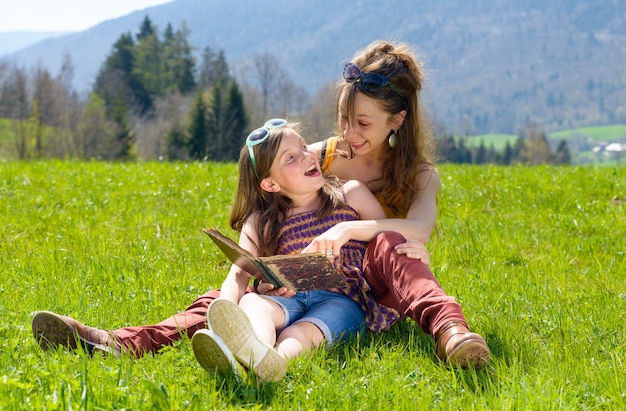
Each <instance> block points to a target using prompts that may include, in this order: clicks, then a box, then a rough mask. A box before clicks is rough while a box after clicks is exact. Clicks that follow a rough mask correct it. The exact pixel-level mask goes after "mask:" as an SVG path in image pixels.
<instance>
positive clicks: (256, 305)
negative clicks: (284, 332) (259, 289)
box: [239, 293, 285, 347]
mask: <svg viewBox="0 0 626 411" xmlns="http://www.w3.org/2000/svg"><path fill="white" fill-rule="evenodd" d="M239 307H241V309H242V310H243V311H244V312H245V313H246V315H247V316H248V318H250V322H251V323H252V327H253V328H254V332H255V333H256V335H257V336H258V337H259V338H260V339H261V340H263V341H265V342H266V343H267V344H269V345H270V346H272V347H273V346H274V345H275V344H276V331H277V330H279V329H280V328H282V327H283V326H284V324H285V313H284V311H283V309H282V308H281V307H280V305H278V304H277V303H276V301H274V300H272V299H270V298H266V297H262V296H261V295H259V294H254V293H248V294H245V295H244V296H243V297H242V298H241V300H240V301H239Z"/></svg>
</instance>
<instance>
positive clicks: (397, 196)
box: [336, 41, 435, 216]
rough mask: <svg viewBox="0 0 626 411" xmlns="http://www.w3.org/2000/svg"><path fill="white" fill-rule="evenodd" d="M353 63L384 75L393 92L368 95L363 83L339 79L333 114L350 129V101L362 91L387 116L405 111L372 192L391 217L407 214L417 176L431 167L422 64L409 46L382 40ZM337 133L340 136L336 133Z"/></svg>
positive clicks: (432, 151)
mask: <svg viewBox="0 0 626 411" xmlns="http://www.w3.org/2000/svg"><path fill="white" fill-rule="evenodd" d="M351 62H352V63H354V64H356V65H357V66H358V67H359V68H360V69H361V71H362V72H363V73H370V72H374V73H378V74H382V75H384V76H386V77H387V78H389V79H390V80H391V82H392V83H393V85H394V86H395V90H394V89H393V88H392V87H389V86H386V87H383V88H381V89H380V90H378V91H376V92H372V91H370V90H368V89H366V88H365V87H363V84H362V83H361V82H354V83H348V82H346V81H342V82H341V83H339V84H338V87H339V91H338V97H337V110H336V113H340V112H341V113H344V114H345V115H346V117H347V121H348V122H349V124H351V125H354V122H355V121H356V120H355V113H354V99H355V96H356V94H357V93H364V94H365V95H367V96H368V97H370V98H373V99H374V100H376V101H377V102H378V103H379V104H380V107H381V108H382V109H383V110H385V111H386V112H387V113H389V116H391V115H393V114H397V113H400V112H401V111H402V110H406V111H407V114H406V116H405V119H404V122H403V124H402V126H401V127H400V128H399V129H398V130H395V132H396V134H397V136H398V139H397V146H396V147H395V148H390V147H388V148H387V150H386V151H385V158H384V159H383V166H382V177H381V179H380V180H377V181H376V183H379V182H380V181H381V180H382V184H379V186H380V187H382V188H381V189H380V190H378V191H376V192H375V194H376V195H377V197H378V198H379V200H380V201H383V202H385V203H386V205H387V206H388V207H389V208H390V209H391V211H392V212H393V213H394V215H396V216H406V214H407V212H408V209H409V207H410V205H411V201H412V199H413V197H414V196H415V194H416V193H417V191H418V190H419V188H420V187H418V174H419V173H420V172H422V171H425V170H428V171H430V169H431V167H434V165H435V145H434V139H433V135H432V129H431V124H430V120H429V118H428V114H427V112H426V109H425V107H424V105H423V102H422V99H421V97H420V92H421V91H422V84H423V82H424V72H423V68H422V63H421V62H420V61H419V60H418V59H417V57H416V56H415V54H414V53H413V52H412V51H411V48H410V47H409V45H408V44H406V43H396V44H393V43H389V42H385V41H375V42H373V43H371V44H370V45H369V46H367V47H366V48H365V49H363V50H360V51H358V52H357V53H356V54H355V55H354V57H353V58H352V60H351ZM396 90H397V92H396ZM340 105H341V106H340ZM337 124H339V121H337ZM337 135H339V136H342V132H341V130H340V129H339V130H338V134H337ZM350 155H352V153H350ZM377 185H378V184H377ZM370 189H371V187H370Z"/></svg>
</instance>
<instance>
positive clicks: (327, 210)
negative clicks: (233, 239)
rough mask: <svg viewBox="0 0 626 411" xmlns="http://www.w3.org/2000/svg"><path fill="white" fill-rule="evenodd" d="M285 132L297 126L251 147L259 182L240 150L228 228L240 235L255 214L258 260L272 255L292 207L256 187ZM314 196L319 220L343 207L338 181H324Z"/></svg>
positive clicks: (245, 153)
mask: <svg viewBox="0 0 626 411" xmlns="http://www.w3.org/2000/svg"><path fill="white" fill-rule="evenodd" d="M287 128H291V129H293V130H295V131H296V132H298V131H299V130H300V124H299V123H288V124H287V125H285V126H283V127H278V128H274V129H271V130H270V132H269V133H270V135H269V137H268V138H267V140H265V141H264V142H262V143H260V144H257V145H255V146H253V147H252V149H253V150H254V157H255V161H256V167H257V172H258V174H259V178H257V176H256V175H255V174H254V170H253V169H252V161H251V160H250V153H249V150H248V146H247V145H246V146H243V148H242V149H241V152H240V153H239V181H238V183H237V192H236V194H235V202H234V204H233V209H232V211H231V213H230V226H231V228H232V229H233V230H236V231H238V232H241V230H242V229H243V225H244V223H245V222H246V220H247V219H248V218H249V217H250V216H251V215H252V214H254V213H257V223H256V227H255V230H256V233H257V238H258V240H259V244H255V247H256V248H257V251H258V253H259V256H261V257H264V256H270V255H274V254H276V250H277V248H278V232H279V230H280V227H281V224H282V223H283V221H285V218H286V217H287V213H288V212H289V210H290V209H291V208H292V205H293V203H292V201H291V199H290V198H289V197H287V196H285V195H284V194H282V193H269V192H267V191H265V190H263V189H261V187H260V182H261V181H262V180H263V179H264V178H267V177H269V175H270V168H271V167H272V164H273V163H274V159H275V157H276V153H277V152H278V148H279V146H280V142H281V141H282V139H283V135H284V131H285V129H287ZM318 194H319V198H320V205H319V207H318V218H319V219H322V218H326V217H327V216H328V215H330V214H331V213H332V212H333V211H334V210H335V209H337V208H346V207H347V205H346V204H345V202H344V198H343V192H342V190H341V185H340V183H339V180H338V179H334V178H326V182H325V184H324V186H323V187H322V188H321V189H320V190H319V192H318Z"/></svg>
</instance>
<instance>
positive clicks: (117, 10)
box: [0, 0, 172, 33]
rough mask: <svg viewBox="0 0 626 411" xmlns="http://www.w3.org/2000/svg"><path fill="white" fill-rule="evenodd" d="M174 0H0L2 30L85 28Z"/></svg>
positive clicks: (72, 29) (76, 29) (0, 24)
mask: <svg viewBox="0 0 626 411" xmlns="http://www.w3.org/2000/svg"><path fill="white" fill-rule="evenodd" d="M171 1H172V0H0V4H1V5H0V33H1V32H6V31H22V30H27V31H82V30H85V29H87V28H89V27H92V26H95V25H96V24H98V23H100V22H103V21H104V20H109V19H112V18H116V17H121V16H124V15H126V14H129V13H132V12H133V11H137V10H142V9H145V8H146V7H150V6H156V5H158V4H163V3H169V2H171Z"/></svg>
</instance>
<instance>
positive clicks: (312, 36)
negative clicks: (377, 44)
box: [11, 0, 626, 134]
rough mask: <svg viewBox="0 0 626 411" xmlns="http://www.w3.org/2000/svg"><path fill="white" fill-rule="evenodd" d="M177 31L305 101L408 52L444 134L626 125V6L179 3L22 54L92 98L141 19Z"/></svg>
mask: <svg viewBox="0 0 626 411" xmlns="http://www.w3.org/2000/svg"><path fill="white" fill-rule="evenodd" d="M146 15H147V16H149V17H150V19H151V20H152V21H153V22H154V23H155V24H156V26H157V27H158V29H159V30H160V31H162V30H163V29H164V28H165V27H166V25H167V24H168V23H171V24H172V26H173V27H174V28H179V27H180V26H181V24H182V23H183V22H184V23H185V24H186V26H187V28H188V29H189V33H190V35H189V40H190V42H191V44H192V45H194V46H195V47H197V49H198V50H200V49H203V48H204V47H206V46H210V47H211V48H213V49H222V50H224V52H225V55H226V58H227V60H228V62H229V64H230V65H231V66H232V67H233V68H234V69H235V71H236V72H243V71H240V70H238V68H240V67H244V66H245V65H246V64H248V63H249V62H250V60H251V57H253V56H254V55H255V54H260V53H265V52H269V53H272V54H273V55H274V56H275V57H276V58H277V59H278V60H279V61H280V62H281V64H282V65H283V68H284V69H285V71H286V72H287V73H289V75H290V76H291V78H292V79H293V80H294V81H295V82H296V83H297V84H298V85H300V86H301V87H303V88H304V89H305V90H306V91H308V92H309V93H310V94H311V95H313V94H315V93H316V92H317V91H319V90H320V88H321V87H323V85H325V84H327V83H329V82H333V81H336V80H339V79H340V73H341V68H342V63H343V62H344V61H346V60H349V59H350V57H351V56H352V55H353V54H354V52H355V51H356V50H357V49H359V48H362V47H364V46H366V45H367V44H368V43H370V42H371V41H373V40H376V39H389V40H402V41H406V42H408V43H410V44H412V45H414V46H415V48H416V49H417V50H418V52H419V55H420V58H421V59H422V61H423V62H424V64H425V68H426V70H427V72H428V85H427V87H428V89H427V91H426V95H427V97H428V101H429V104H430V106H431V109H432V112H433V116H434V117H435V118H436V120H437V121H438V122H439V123H440V124H442V125H443V126H444V127H445V128H446V129H447V130H448V131H449V132H454V133H466V134H472V133H486V132H504V133H516V132H517V131H518V129H519V128H520V127H522V126H523V125H524V124H526V123H527V122H528V121H535V122H537V123H539V124H540V125H542V126H544V127H545V128H546V129H547V130H548V131H554V130H559V129H565V128H572V127H579V126H591V125H602V124H612V123H626V70H624V67H626V48H625V47H624V44H626V2H623V1H618V0H588V1H576V0H541V1H540V0H527V1H523V2H512V1H510V0H490V1H487V0H476V1H473V2H464V1H460V0H420V1H406V0H387V1H385V2H380V1H373V0H354V1H343V2H342V1H336V0H316V1H309V2H296V1H292V0H266V1H262V2H261V1H257V0H239V1H226V0H176V1H173V2H170V3H166V4H163V5H160V6H155V7H151V8H148V9H145V10H142V11H139V12H134V13H131V14H129V15H127V16H124V17H120V18H117V19H112V20H108V21H105V22H103V23H101V24H99V25H97V26H95V27H92V28H90V29H88V30H86V31H83V32H80V33H72V34H69V35H65V36H62V37H58V38H53V39H47V40H45V41H43V42H41V43H38V44H36V45H33V46H31V47H28V48H26V49H24V50H21V51H19V52H17V53H15V54H13V55H12V56H11V58H12V59H15V61H18V62H20V63H22V64H26V65H34V64H37V62H40V61H41V62H45V64H46V65H48V67H49V69H50V70H51V71H52V72H53V73H55V72H57V71H58V70H59V68H60V67H61V61H62V58H63V55H64V54H65V53H68V54H70V55H71V57H72V61H73V63H74V66H75V84H76V87H77V89H78V90H88V89H89V87H90V86H91V83H92V82H93V80H94V78H95V76H96V75H97V72H98V69H99V67H100V65H101V64H102V62H103V61H104V59H105V58H106V55H107V54H108V53H109V52H110V50H111V46H112V44H113V43H114V42H115V41H116V40H117V39H118V38H119V36H120V35H121V34H122V33H126V32H131V33H133V34H136V33H137V31H138V28H139V25H140V23H141V21H142V20H143V18H144V17H145V16H146Z"/></svg>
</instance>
